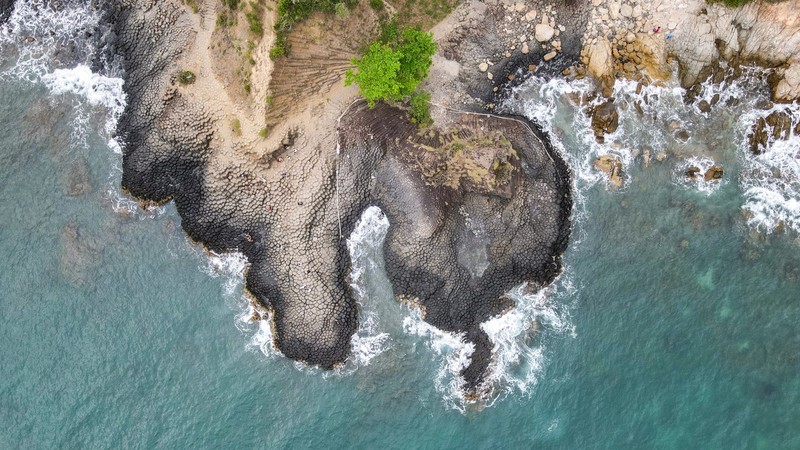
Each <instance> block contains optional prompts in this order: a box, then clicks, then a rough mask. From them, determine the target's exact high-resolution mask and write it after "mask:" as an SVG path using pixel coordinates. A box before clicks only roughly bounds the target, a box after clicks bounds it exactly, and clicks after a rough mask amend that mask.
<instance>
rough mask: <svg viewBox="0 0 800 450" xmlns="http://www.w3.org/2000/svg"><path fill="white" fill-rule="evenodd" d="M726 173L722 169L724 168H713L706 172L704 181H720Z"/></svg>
mask: <svg viewBox="0 0 800 450" xmlns="http://www.w3.org/2000/svg"><path fill="white" fill-rule="evenodd" d="M724 173H725V171H724V170H723V169H722V166H711V167H709V169H708V170H706V173H705V175H703V179H704V180H705V181H711V180H719V179H721V178H722V175H723V174H724Z"/></svg>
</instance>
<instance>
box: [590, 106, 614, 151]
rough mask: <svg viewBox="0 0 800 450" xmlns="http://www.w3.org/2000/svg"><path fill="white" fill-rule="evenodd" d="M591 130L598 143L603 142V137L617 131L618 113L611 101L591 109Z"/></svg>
mask: <svg viewBox="0 0 800 450" xmlns="http://www.w3.org/2000/svg"><path fill="white" fill-rule="evenodd" d="M591 115H592V129H593V130H594V137H595V138H596V139H597V141H598V142H603V139H604V136H605V135H606V134H609V133H613V132H615V131H617V128H619V112H617V107H616V106H614V102H613V100H607V101H605V102H603V103H601V104H600V105H598V106H596V107H594V108H592V109H591Z"/></svg>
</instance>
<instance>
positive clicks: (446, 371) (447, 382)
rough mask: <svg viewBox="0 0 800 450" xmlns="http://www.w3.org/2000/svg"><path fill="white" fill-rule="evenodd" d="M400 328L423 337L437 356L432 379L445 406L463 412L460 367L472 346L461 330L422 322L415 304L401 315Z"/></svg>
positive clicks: (465, 401)
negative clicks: (434, 374) (436, 367)
mask: <svg viewBox="0 0 800 450" xmlns="http://www.w3.org/2000/svg"><path fill="white" fill-rule="evenodd" d="M403 331H404V332H406V333H408V334H412V335H416V336H421V337H423V338H425V340H426V342H427V344H428V347H429V348H430V350H431V351H433V353H434V354H435V355H436V356H437V357H438V358H439V359H440V363H439V369H438V372H437V374H436V380H435V381H434V385H435V387H436V390H437V391H438V392H439V393H441V394H442V396H443V401H444V403H445V405H446V406H447V407H449V408H453V409H456V410H458V411H461V412H462V413H463V412H466V407H467V405H468V403H469V402H468V401H467V400H466V399H465V398H464V392H463V390H462V387H463V386H464V377H462V376H461V370H463V369H464V368H465V367H467V366H468V365H469V363H470V361H471V356H472V353H473V352H474V351H475V346H474V345H473V344H471V343H468V342H467V341H466V339H465V334H463V333H462V334H456V333H450V332H447V331H443V330H440V329H438V328H436V327H434V326H433V325H431V324H429V323H427V322H425V321H424V320H423V319H422V313H421V312H420V311H419V309H416V308H411V310H410V314H409V315H408V316H407V317H405V318H404V319H403Z"/></svg>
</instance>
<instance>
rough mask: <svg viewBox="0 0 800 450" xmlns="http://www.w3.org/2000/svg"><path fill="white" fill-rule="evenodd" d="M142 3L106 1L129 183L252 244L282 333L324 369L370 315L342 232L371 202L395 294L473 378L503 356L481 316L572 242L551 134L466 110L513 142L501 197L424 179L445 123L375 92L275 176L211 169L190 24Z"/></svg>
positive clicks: (200, 231)
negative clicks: (453, 350) (422, 130)
mask: <svg viewBox="0 0 800 450" xmlns="http://www.w3.org/2000/svg"><path fill="white" fill-rule="evenodd" d="M134 4H135V5H136V6H130V5H128V6H119V7H116V8H112V9H111V10H110V11H109V13H108V14H109V18H108V23H111V24H114V30H113V33H112V34H113V35H114V36H116V37H117V38H118V40H117V44H116V50H117V53H118V54H119V55H121V57H122V61H121V63H122V66H123V68H124V70H125V77H126V83H125V86H124V88H125V89H126V93H127V94H128V105H127V108H126V110H125V113H124V115H123V117H122V118H121V120H120V123H119V125H118V129H119V130H120V135H121V136H120V137H121V138H122V140H123V141H124V143H125V146H124V152H123V177H122V185H123V187H124V188H125V189H126V190H127V191H128V192H129V193H130V194H131V195H133V196H135V197H137V198H140V199H143V200H147V201H151V202H157V203H160V202H165V201H169V200H174V201H175V204H176V207H177V210H178V212H179V214H180V215H181V218H182V226H183V228H184V230H185V231H186V233H187V234H188V235H189V236H190V237H191V238H192V239H194V240H195V241H197V242H200V243H202V244H203V245H205V246H206V247H207V248H209V249H210V250H213V251H215V252H226V251H239V252H242V253H243V254H244V255H245V256H246V257H247V259H248V261H249V268H248V270H247V274H246V288H247V290H248V291H249V292H250V293H251V294H252V295H253V296H254V297H255V298H256V299H257V300H258V302H260V303H261V304H263V305H264V306H265V307H266V308H268V309H269V310H270V311H271V313H272V320H273V322H274V328H273V339H274V341H275V345H276V346H277V347H278V349H280V350H281V351H282V352H283V353H284V354H285V355H286V356H287V357H289V358H293V359H296V360H300V361H304V362H307V363H309V364H313V365H317V366H320V367H324V368H332V367H335V366H336V365H338V364H341V363H343V362H344V361H345V359H346V358H347V356H348V355H349V354H350V351H351V348H350V346H351V337H352V336H353V334H354V333H355V331H356V329H357V326H358V307H357V304H356V302H355V300H354V297H353V295H352V293H351V292H350V287H349V281H350V280H349V273H350V258H349V253H348V249H347V245H346V237H347V236H349V235H350V234H351V233H352V230H353V229H354V226H355V223H356V221H357V220H358V219H359V217H360V215H361V213H362V212H363V211H364V209H366V208H367V207H368V206H370V205H373V204H376V205H378V206H380V207H381V208H382V209H383V211H384V212H385V213H386V214H387V216H388V218H389V220H390V222H391V224H392V225H391V227H390V229H389V233H388V235H387V238H386V242H385V244H384V246H385V255H386V269H387V272H388V274H389V278H390V280H391V281H392V284H393V288H394V290H395V292H396V293H397V294H402V295H404V296H406V297H407V298H415V299H417V302H418V305H419V306H420V307H421V308H423V310H424V316H425V320H426V321H428V322H429V323H431V324H433V325H434V326H436V327H438V328H441V329H443V330H448V331H453V332H459V333H464V334H465V336H466V339H467V340H468V341H469V342H471V343H473V344H474V346H475V352H474V353H473V356H472V363H471V364H470V365H469V366H468V367H467V368H466V369H465V370H464V372H463V375H464V377H465V380H466V383H467V386H466V387H467V388H468V389H469V390H472V391H474V390H475V389H477V388H478V387H479V386H480V384H481V383H482V382H483V381H484V379H485V376H486V374H487V368H488V367H489V364H490V362H491V358H492V344H491V342H490V341H489V338H488V336H487V335H486V334H485V333H484V332H483V331H482V330H481V328H480V323H481V322H483V321H485V320H487V319H489V318H491V317H493V316H496V315H498V314H501V313H503V312H504V311H506V310H508V309H509V308H511V307H513V302H512V301H511V300H510V299H508V298H506V297H505V296H504V294H505V293H506V292H507V291H508V290H509V289H511V288H512V287H514V286H515V285H518V284H520V283H522V282H524V281H531V282H533V283H538V284H540V285H543V284H546V283H549V282H550V281H552V279H553V278H554V277H555V276H556V275H557V274H558V273H559V271H560V270H561V263H560V255H561V253H562V252H563V251H564V249H565V248H566V245H567V241H568V239H569V234H570V229H571V228H570V221H569V215H570V213H571V206H572V203H571V197H570V175H569V170H568V169H567V167H566V164H565V163H564V161H563V160H562V159H560V157H559V156H558V155H557V154H555V153H553V152H552V151H551V147H550V145H549V143H548V141H547V140H546V139H545V138H544V136H543V134H542V133H541V130H538V129H536V128H535V125H534V124H531V123H527V122H526V121H525V120H524V119H520V118H516V119H514V120H511V119H502V118H497V117H482V118H479V117H477V116H473V115H469V114H465V115H463V116H462V117H460V118H459V119H458V120H457V121H456V122H455V125H454V126H453V132H455V133H459V134H460V135H461V136H467V135H468V134H469V133H470V132H471V130H476V129H479V128H481V127H483V128H487V129H491V130H494V131H496V132H497V133H499V134H500V135H502V136H503V137H505V138H506V139H508V141H509V142H510V144H511V145H512V147H513V148H514V150H515V151H516V153H517V155H518V156H519V162H518V163H515V164H517V166H516V168H517V170H516V171H515V172H514V173H515V175H514V176H513V177H512V179H511V180H510V183H512V184H511V185H510V186H509V187H508V189H503V190H502V195H499V193H500V191H497V194H498V195H493V193H492V191H491V190H485V191H484V192H478V189H472V188H467V189H449V188H444V187H441V186H432V185H430V184H426V182H425V180H424V179H423V177H422V176H421V175H420V173H419V172H418V171H415V169H414V167H413V165H410V164H409V163H408V160H407V159H406V158H405V157H406V156H407V152H409V151H413V150H414V148H416V147H415V145H418V144H424V145H428V146H437V145H440V144H441V142H440V139H441V138H442V137H441V135H434V136H429V135H426V136H418V134H417V133H418V128H417V126H416V125H414V124H412V123H411V122H410V121H409V120H408V119H407V116H406V114H405V113H404V112H402V111H400V110H398V109H395V108H392V107H389V106H386V105H379V106H377V107H376V108H374V109H369V108H367V107H366V105H365V104H363V103H359V104H356V105H353V106H352V107H351V108H350V109H349V111H348V113H347V114H345V115H344V116H343V117H342V119H341V122H340V128H339V132H338V137H335V138H334V137H331V139H330V140H329V141H330V142H328V141H326V142H325V143H320V142H311V141H308V140H307V139H306V137H305V136H303V134H302V131H300V132H298V133H294V134H292V136H291V139H289V140H287V143H286V144H285V145H286V146H297V147H298V148H301V149H302V154H303V157H302V158H291V156H290V155H291V154H290V153H288V152H287V155H288V156H286V158H283V157H277V158H276V159H275V160H273V161H270V162H268V163H266V164H265V165H266V168H263V169H260V170H262V171H261V172H259V173H266V174H267V175H268V177H267V178H268V179H269V181H268V182H267V181H263V180H261V179H259V178H258V176H257V175H256V174H255V173H254V172H253V170H252V167H250V166H248V165H232V166H230V167H226V168H223V169H220V168H218V167H217V168H214V170H211V168H210V165H209V162H210V161H211V157H212V156H213V152H214V151H216V150H215V148H214V144H212V138H213V122H212V121H213V119H212V116H211V114H209V113H208V112H207V111H206V110H205V109H204V106H203V105H202V104H198V103H195V102H193V101H192V100H191V99H189V98H186V97H184V96H183V95H181V90H180V88H179V87H178V86H177V82H176V80H175V76H174V71H172V70H171V67H172V66H171V63H173V62H174V61H175V60H177V59H178V57H179V56H180V54H181V52H182V49H184V48H186V47H187V46H188V45H187V44H188V42H189V40H190V39H191V26H190V23H189V22H188V20H187V19H186V17H185V16H183V15H182V8H181V7H180V6H178V5H176V4H175V3H173V2H161V1H156V0H142V1H139V2H134ZM336 139H338V141H339V145H340V148H341V155H340V156H339V157H338V158H337V157H335V156H333V155H335V152H333V151H332V149H333V147H334V146H335V143H336ZM329 144H332V145H331V146H330V148H327V147H326V148H323V146H327V145H329ZM255 163H256V162H253V164H255ZM264 171H266V172H264ZM470 189H472V190H470Z"/></svg>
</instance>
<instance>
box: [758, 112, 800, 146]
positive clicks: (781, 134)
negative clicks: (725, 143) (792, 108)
mask: <svg viewBox="0 0 800 450" xmlns="http://www.w3.org/2000/svg"><path fill="white" fill-rule="evenodd" d="M792 131H793V132H794V134H800V123H798V124H797V125H796V126H795V128H794V130H792V118H791V116H790V115H789V114H788V113H786V112H785V111H775V112H773V113H771V114H769V115H768V116H767V117H763V118H759V119H758V120H756V123H755V124H753V127H752V128H751V129H750V133H749V134H748V136H747V139H748V143H749V144H750V151H751V152H752V153H753V154H754V155H760V154H762V153H764V151H765V150H766V149H767V148H769V144H770V143H771V142H774V141H775V140H776V139H788V138H789V136H790V134H791V133H792Z"/></svg>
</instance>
